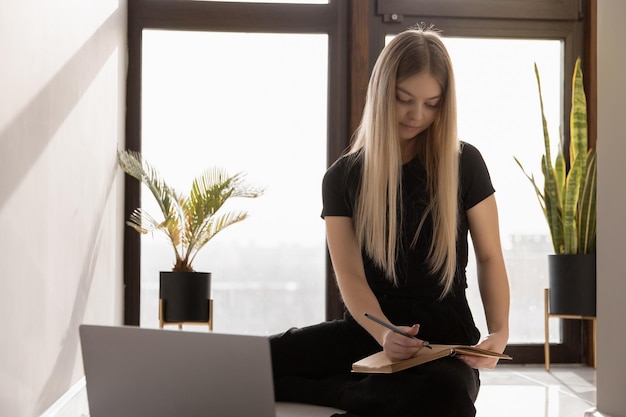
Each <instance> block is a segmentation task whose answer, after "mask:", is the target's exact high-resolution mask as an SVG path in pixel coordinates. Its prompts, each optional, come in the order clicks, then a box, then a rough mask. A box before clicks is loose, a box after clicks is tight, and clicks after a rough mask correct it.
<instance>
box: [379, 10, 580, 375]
mask: <svg viewBox="0 0 626 417" xmlns="http://www.w3.org/2000/svg"><path fill="white" fill-rule="evenodd" d="M531 3H532V4H531ZM464 5H466V6H467V7H465V6H463V5H461V4H460V3H459V2H455V1H454V0H442V1H439V2H426V1H424V2H423V1H420V0H418V1H411V2H406V1H403V0H390V1H376V2H375V4H371V8H370V11H369V13H370V16H371V17H370V19H371V22H372V23H371V26H370V28H369V30H370V33H371V34H370V36H369V39H370V48H369V54H370V57H369V62H370V67H371V66H373V63H374V61H375V58H376V56H377V55H378V51H380V49H382V47H383V45H384V42H385V39H387V38H388V37H389V36H393V34H395V33H397V32H398V31H400V30H402V29H404V28H406V27H409V26H411V25H412V24H415V23H418V22H426V23H433V24H434V25H435V26H436V27H437V28H438V29H440V30H442V32H443V35H444V42H445V43H446V45H447V47H448V50H449V52H450V55H451V58H452V61H453V65H454V70H455V76H456V86H457V100H458V114H459V137H460V138H461V139H462V140H467V141H468V142H470V143H473V144H474V145H476V146H477V147H478V148H479V150H480V151H481V153H482V154H483V157H484V158H485V160H486V162H487V165H488V167H489V169H490V172H491V175H492V179H493V181H494V186H495V188H496V198H497V201H498V206H499V216H500V231H501V237H502V243H503V250H504V255H505V262H506V264H507V270H508V273H509V280H510V284H511V316H510V323H511V334H510V345H509V348H508V349H509V351H510V353H511V354H512V356H514V357H515V360H516V362H535V363H537V362H541V361H543V351H542V346H541V345H542V343H543V340H544V320H543V308H544V304H543V288H545V287H546V286H547V282H548V275H547V254H549V253H552V252H553V250H552V244H551V240H550V236H549V232H548V229H547V225H546V221H545V219H544V217H543V213H542V212H541V210H540V207H539V204H538V202H537V199H536V196H535V193H534V191H533V189H532V186H531V184H530V183H529V182H528V180H527V179H526V178H525V177H524V175H523V173H522V172H521V170H520V169H519V167H518V166H517V164H516V163H515V161H514V160H513V156H517V157H518V158H519V159H520V160H521V161H522V163H523V165H524V167H525V168H526V169H527V170H528V171H531V172H533V173H534V174H535V175H536V176H539V177H540V176H541V170H540V155H541V154H542V153H543V135H542V132H541V115H540V110H539V101H538V93H537V86H536V81H535V76H534V69H533V63H534V62H537V65H538V67H539V71H540V75H541V80H542V89H543V96H544V105H545V106H546V111H547V113H548V118H549V120H548V124H549V127H550V135H551V139H552V143H553V145H552V148H553V149H557V146H558V143H559V137H560V135H559V128H560V127H561V128H563V129H564V132H565V134H566V135H565V136H567V130H568V129H569V128H568V120H569V114H568V113H566V112H565V111H564V109H565V108H567V109H568V111H569V105H567V106H566V103H569V102H570V100H571V98H570V95H571V91H570V89H569V85H570V81H569V80H571V74H572V70H573V67H574V61H575V59H576V57H577V56H579V55H582V54H583V50H582V47H583V42H582V32H583V26H582V23H581V21H580V20H579V15H580V12H579V10H578V6H579V5H578V4H577V3H576V2H569V1H566V2H561V1H555V2H551V1H550V2H545V6H546V8H545V9H544V10H542V12H541V13H539V12H538V13H536V14H535V15H533V17H532V19H530V20H527V19H525V18H522V17H523V16H524V13H526V12H529V11H530V10H531V9H532V8H533V7H534V6H536V3H533V2H530V1H524V0H515V1H512V2H506V4H505V3H502V2H497V1H492V0H472V1H468V2H464ZM533 5H534V6H533ZM474 6H475V7H474ZM470 9H472V10H470ZM523 10H525V11H526V12H522V11H523ZM544 12H545V13H546V14H544ZM372 16H373V17H372ZM486 18H489V19H486ZM529 109H530V111H529ZM521 216H523V218H522V217H521ZM470 250H471V247H470ZM475 270H476V268H475V264H474V260H473V257H472V256H470V264H469V265H468V269H467V271H468V282H469V286H470V288H469V289H468V300H469V301H470V304H471V306H472V310H473V312H474V315H475V319H476V321H477V325H478V327H479V328H480V330H481V333H482V334H483V335H484V334H486V324H485V320H484V315H483V314H482V304H481V302H480V295H479V293H478V288H477V284H476V278H475ZM562 324H563V326H562V328H558V329H557V328H556V327H557V323H553V324H552V325H551V333H550V340H551V342H552V343H553V344H554V346H553V349H552V356H558V357H559V361H579V360H580V357H581V355H582V352H581V350H580V346H581V344H580V340H581V328H580V327H579V326H580V324H579V323H572V322H562Z"/></svg>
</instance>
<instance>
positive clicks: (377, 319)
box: [365, 313, 432, 349]
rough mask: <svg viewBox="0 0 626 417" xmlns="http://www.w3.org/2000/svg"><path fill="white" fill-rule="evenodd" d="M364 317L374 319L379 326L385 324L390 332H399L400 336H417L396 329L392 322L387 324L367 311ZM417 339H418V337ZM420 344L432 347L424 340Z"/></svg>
mask: <svg viewBox="0 0 626 417" xmlns="http://www.w3.org/2000/svg"><path fill="white" fill-rule="evenodd" d="M365 317H367V318H368V319H370V320H372V321H375V322H376V323H378V324H380V325H381V326H385V327H386V328H388V329H389V330H391V331H392V332H396V333H398V334H401V335H402V336H406V337H410V338H411V339H417V337H415V336H411V335H410V334H408V333H407V332H405V331H402V330H400V329H398V328H397V327H396V326H394V325H393V324H389V323H387V322H385V321H382V320H381V319H379V318H377V317H374V316H372V315H371V314H369V313H365ZM418 340H419V339H418ZM422 344H423V346H424V347H427V348H428V349H432V346H430V344H429V343H428V342H426V341H422Z"/></svg>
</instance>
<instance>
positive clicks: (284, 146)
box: [124, 0, 587, 362]
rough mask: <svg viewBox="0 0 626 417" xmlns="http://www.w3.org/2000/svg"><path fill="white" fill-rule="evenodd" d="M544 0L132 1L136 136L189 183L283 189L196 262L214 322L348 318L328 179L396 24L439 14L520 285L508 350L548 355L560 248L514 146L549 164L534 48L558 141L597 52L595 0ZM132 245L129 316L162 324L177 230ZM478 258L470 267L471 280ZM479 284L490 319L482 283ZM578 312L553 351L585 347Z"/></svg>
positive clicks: (244, 325) (133, 197) (467, 127)
mask: <svg viewBox="0 0 626 417" xmlns="http://www.w3.org/2000/svg"><path fill="white" fill-rule="evenodd" d="M272 3H274V4H272ZM279 3H282V4H279ZM290 3H300V4H290ZM311 3H319V4H311ZM541 3H542V6H541V7H539V8H538V7H537V5H538V3H537V2H536V1H535V0H511V1H507V2H501V1H499V0H467V1H465V2H458V1H456V0H454V1H452V0H438V1H437V2H432V1H429V0H415V1H413V0H412V1H411V2H407V1H404V0H385V1H378V0H329V1H328V2H323V1H317V0H316V1H311V2H309V1H306V0H304V1H293V2H288V1H283V0H280V1H278V2H275V1H269V2H250V3H243V2H241V3H240V2H238V1H237V2H213V1H195V0H159V1H155V0H136V1H133V2H129V83H128V87H129V88H128V118H127V121H126V131H127V147H129V148H131V149H137V150H141V151H143V153H144V154H145V155H146V157H148V158H149V159H150V160H153V161H154V162H155V165H157V166H159V167H164V175H165V177H166V178H167V179H172V181H174V182H175V183H176V186H177V187H178V188H180V189H181V190H186V189H188V187H189V181H190V178H191V177H192V176H193V175H195V174H197V173H198V171H199V170H202V169H203V168H204V167H206V166H209V165H213V164H219V165H225V166H226V168H228V169H233V170H244V171H246V172H248V173H249V179H250V180H252V181H254V182H257V183H260V184H261V185H263V186H265V187H266V190H267V192H266V194H265V195H264V196H263V197H261V198H259V199H256V200H252V201H249V202H246V209H248V210H249V211H250V214H251V217H250V218H249V219H247V220H246V221H244V222H243V223H241V224H238V225H235V226H233V228H232V229H230V230H228V229H227V230H226V231H224V232H223V234H222V235H218V237H217V238H216V240H215V241H214V242H210V243H209V245H208V246H207V247H206V248H205V249H204V250H203V252H201V255H200V258H199V259H198V262H197V265H196V266H197V269H199V270H200V269H201V270H207V271H209V272H212V273H213V274H214V280H213V291H212V295H213V298H214V300H215V301H214V302H215V320H216V321H215V328H216V330H220V331H226V332H228V331H232V332H246V333H256V334H267V333H272V332H274V331H280V330H283V329H284V327H285V326H286V325H288V326H291V325H302V324H306V323H307V322H315V321H319V320H321V319H323V318H324V317H325V318H336V317H338V316H339V315H340V314H341V310H342V305H341V301H340V298H339V297H338V295H337V290H336V287H335V284H334V277H333V275H332V271H331V269H330V268H329V263H328V259H327V253H326V250H325V246H324V237H323V222H322V221H321V219H320V218H319V214H320V209H321V199H320V182H321V176H322V175H323V172H324V170H325V167H326V166H328V165H329V164H330V163H332V162H333V161H334V160H335V159H336V158H337V157H338V156H339V155H340V154H341V153H342V151H343V150H344V149H345V148H346V146H347V145H348V143H349V139H350V136H351V133H352V130H353V129H354V127H355V123H358V118H359V117H360V111H361V109H362V105H363V95H364V90H365V87H366V83H367V78H368V77H369V71H370V70H371V67H372V65H373V63H374V60H375V58H376V56H377V55H378V53H379V52H380V50H381V49H382V46H383V45H384V42H385V38H386V37H387V36H389V35H393V34H394V33H398V32H399V31H401V30H402V29H404V28H406V27H408V26H411V25H412V24H414V23H417V22H421V21H423V22H429V23H434V24H435V25H436V26H437V27H438V28H439V29H442V30H443V34H444V38H445V41H446V44H447V46H448V48H449V50H450V53H451V55H452V59H453V62H454V65H455V72H456V76H457V89H458V100H459V117H460V118H459V134H460V137H461V139H463V140H467V141H468V142H471V143H473V144H475V145H476V146H477V147H478V148H479V149H480V150H481V152H482V153H483V156H484V157H485V159H486V161H487V164H488V165H489V168H490V171H491V173H492V177H493V180H494V185H495V187H496V189H497V192H496V197H497V199H498V204H499V208H500V221H501V233H502V238H503V245H504V251H505V257H506V262H507V268H508V270H509V274H510V278H511V288H512V293H513V297H512V306H511V307H512V311H511V312H512V316H511V325H512V334H511V342H512V344H513V346H512V348H513V350H510V353H512V354H513V356H515V358H516V362H541V361H543V356H542V355H543V351H542V342H543V317H542V311H543V298H542V294H543V288H544V287H545V286H546V281H547V273H546V271H545V269H546V267H545V262H544V260H545V255H546V254H547V253H549V252H550V251H551V249H550V246H551V245H550V241H549V237H548V235H547V229H546V228H545V221H544V219H543V217H542V213H541V211H540V209H539V206H538V204H537V201H536V199H535V197H534V194H533V190H532V188H531V186H530V184H529V183H528V182H527V180H526V179H525V178H524V176H523V174H522V172H521V171H520V170H519V168H518V167H517V165H516V164H515V162H514V160H513V156H517V157H518V158H519V159H520V160H521V161H522V162H523V164H524V165H525V166H526V167H528V168H529V170H531V171H532V172H534V173H535V174H536V175H540V173H539V172H538V169H539V168H538V167H539V162H538V157H539V155H540V154H541V150H542V149H541V146H542V144H541V131H540V125H539V117H540V115H539V109H538V96H537V89H536V84H535V78H534V71H533V63H534V62H537V64H538V66H539V70H540V72H541V76H542V84H543V87H544V90H543V92H544V99H545V100H546V103H545V104H546V108H547V111H548V115H549V116H548V117H549V120H548V122H549V124H550V128H551V134H552V138H553V141H554V142H555V146H556V143H557V142H558V138H559V133H558V130H559V127H562V128H563V129H564V132H565V133H566V131H567V129H568V120H567V118H568V115H567V113H566V112H565V111H564V109H566V108H569V107H568V106H567V103H568V101H569V99H570V97H569V94H570V93H569V91H568V88H567V87H568V85H569V78H570V77H571V70H572V68H573V62H574V60H575V58H576V57H577V56H578V55H583V52H584V51H583V39H584V38H583V28H584V25H583V20H582V18H581V15H582V12H583V11H584V10H579V9H578V8H579V4H582V5H583V6H584V5H586V3H587V2H586V1H583V2H582V3H581V2H579V1H578V0H546V1H545V2H541ZM565 136H567V135H565ZM179 161H182V162H179ZM281 173H282V175H281ZM126 189H127V191H126V203H125V205H126V211H127V215H128V213H129V212H130V211H132V209H134V208H135V207H137V206H138V205H140V204H142V205H143V204H149V200H150V199H149V198H148V197H149V196H146V201H141V200H140V195H141V192H140V187H139V185H138V184H136V181H131V180H127V182H126ZM144 194H145V193H144ZM277 224H278V227H276V225H277ZM284 245H286V246H289V248H290V250H292V251H293V252H291V253H288V252H287V251H286V250H284ZM125 246H126V249H125V271H124V275H125V284H126V303H125V309H126V311H125V321H126V323H127V324H141V325H147V326H154V325H155V323H156V318H157V316H156V314H157V307H156V302H157V300H156V298H155V297H156V295H155V294H156V293H155V283H154V281H153V282H150V280H151V279H152V280H154V279H155V275H156V273H155V271H158V270H164V269H168V268H169V267H170V262H171V261H170V254H169V252H168V251H167V248H164V249H163V250H164V251H165V253H163V255H159V254H158V253H157V252H158V250H160V249H156V248H158V247H159V246H166V245H165V244H164V242H163V241H158V240H153V239H151V238H148V239H142V240H141V241H140V238H139V236H138V235H137V234H136V233H135V232H133V231H132V230H127V231H126V236H125ZM154 250H156V251H157V252H152V251H154ZM257 256H259V257H258V258H256V257H257ZM151 257H153V259H151ZM216 258H218V259H219V262H217V263H216V262H215V259H216ZM474 269H475V268H474V265H473V264H471V265H470V266H469V267H468V272H470V280H473V279H474V278H472V276H471V273H473V271H474ZM148 275H149V276H150V277H151V278H147V276H148ZM469 297H470V300H471V302H472V303H473V304H475V305H476V308H475V310H476V311H477V313H478V314H477V319H478V324H479V326H480V327H481V330H483V332H484V331H485V324H484V318H483V317H482V315H481V314H480V307H479V304H480V303H479V297H478V293H477V291H476V286H475V285H473V287H472V288H471V289H470V291H469ZM242 307H245V308H242ZM262 316H263V317H268V316H269V317H276V320H277V321H276V322H274V323H271V324H270V323H267V322H266V320H263V319H262ZM272 320H273V319H272ZM281 320H282V322H281ZM140 322H141V323H140ZM555 324H556V323H555ZM577 326H578V324H577V323H567V322H565V323H564V325H563V326H562V328H561V329H559V328H558V326H556V325H552V326H551V329H552V333H551V335H550V338H551V341H552V342H553V343H554V344H555V346H554V347H553V350H552V355H553V359H554V360H555V361H578V360H579V359H580V349H579V345H580V340H581V332H580V329H579V328H576V327H577Z"/></svg>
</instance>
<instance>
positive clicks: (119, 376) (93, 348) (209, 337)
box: [80, 325, 276, 417]
mask: <svg viewBox="0 0 626 417" xmlns="http://www.w3.org/2000/svg"><path fill="white" fill-rule="evenodd" d="M80 339H81V347H82V353H83V365H84V370H85V380H86V383H87V399H88V401H89V410H90V416H91V417H172V416H184V417H200V416H201V417H209V416H215V417H242V416H254V417H274V416H275V413H276V411H275V402H274V387H273V383H272V367H271V356H270V346H269V339H268V338H267V337H261V336H243V335H227V334H219V333H197V332H187V331H179V330H161V329H142V328H138V327H110V326H94V325H81V326H80Z"/></svg>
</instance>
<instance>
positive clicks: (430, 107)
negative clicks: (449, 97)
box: [425, 103, 439, 109]
mask: <svg viewBox="0 0 626 417" xmlns="http://www.w3.org/2000/svg"><path fill="white" fill-rule="evenodd" d="M425 105H426V107H428V108H429V109H436V108H437V107H439V103H435V104H432V103H425Z"/></svg>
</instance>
